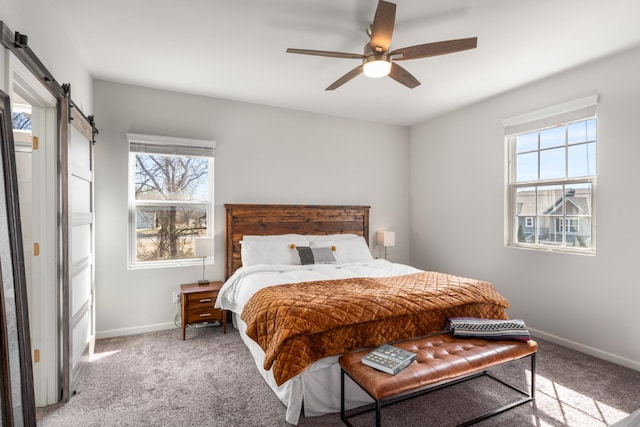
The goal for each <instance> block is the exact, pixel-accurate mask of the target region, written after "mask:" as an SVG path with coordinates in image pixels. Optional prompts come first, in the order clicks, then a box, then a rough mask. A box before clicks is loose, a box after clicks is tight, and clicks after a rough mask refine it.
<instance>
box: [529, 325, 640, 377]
mask: <svg viewBox="0 0 640 427" xmlns="http://www.w3.org/2000/svg"><path fill="white" fill-rule="evenodd" d="M528 329H529V332H530V333H531V335H532V336H533V337H534V340H535V337H540V338H542V339H544V340H547V341H550V342H552V343H555V344H558V345H561V346H564V347H567V348H570V349H573V350H576V351H579V352H581V353H585V354H588V355H590V356H594V357H597V358H598V359H602V360H606V361H608V362H612V363H615V364H616V365H620V366H624V367H627V368H631V369H635V370H636V371H640V361H636V360H631V359H628V358H626V357H623V356H619V355H617V354H613V353H609V352H606V351H603V350H600V349H598V348H595V347H590V346H588V345H585V344H582V343H579V342H576V341H571V340H568V339H566V338H562V337H559V336H557V335H553V334H549V333H546V332H543V331H540V330H538V329H533V328H528Z"/></svg>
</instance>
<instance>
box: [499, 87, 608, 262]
mask: <svg viewBox="0 0 640 427" xmlns="http://www.w3.org/2000/svg"><path fill="white" fill-rule="evenodd" d="M596 101H597V98H596V97H595V96H594V97H588V98H584V99H581V100H578V101H575V102H573V103H568V104H563V105H561V106H557V107H554V108H552V109H548V110H543V111H541V112H536V113H532V114H530V115H525V116H520V117H518V118H514V119H509V120H507V121H505V122H506V123H503V124H505V135H506V143H507V156H506V157H507V180H508V182H507V186H506V187H507V190H506V191H507V196H506V197H505V200H506V207H505V211H506V212H507V215H506V218H507V220H506V221H505V240H506V244H507V245H509V246H516V247H528V248H535V249H545V250H555V251H563V252H581V253H595V248H596V246H595V215H594V211H595V203H594V201H595V190H596V140H597V137H596V117H595V107H596Z"/></svg>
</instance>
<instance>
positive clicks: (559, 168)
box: [516, 119, 596, 182]
mask: <svg viewBox="0 0 640 427" xmlns="http://www.w3.org/2000/svg"><path fill="white" fill-rule="evenodd" d="M516 153H517V165H516V174H517V176H516V182H526V181H539V180H553V179H566V178H578V177H584V176H594V175H595V174H596V120H595V119H589V120H581V121H579V122H575V123H570V124H567V125H561V126H557V127H554V128H549V129H544V130H541V131H536V132H530V133H526V134H522V135H518V137H517V142H516Z"/></svg>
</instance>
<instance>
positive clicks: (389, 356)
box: [362, 344, 416, 375]
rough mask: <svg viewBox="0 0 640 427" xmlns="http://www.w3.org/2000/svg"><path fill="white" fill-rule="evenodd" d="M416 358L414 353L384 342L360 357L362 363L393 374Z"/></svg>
mask: <svg viewBox="0 0 640 427" xmlns="http://www.w3.org/2000/svg"><path fill="white" fill-rule="evenodd" d="M414 360H416V354H415V353H412V352H410V351H408V350H404V349H402V348H398V347H395V346H393V345H391V344H384V345H381V346H380V347H378V348H376V349H375V350H373V351H371V352H370V353H368V354H367V355H366V356H364V357H363V358H362V363H364V364H365V365H367V366H371V367H372V368H375V369H377V370H379V371H382V372H386V373H387V374H391V375H395V374H397V373H398V372H400V371H402V370H403V369H404V368H406V367H407V366H409V365H410V364H411V362H413V361H414Z"/></svg>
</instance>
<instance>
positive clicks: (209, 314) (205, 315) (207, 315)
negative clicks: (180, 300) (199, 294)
mask: <svg viewBox="0 0 640 427" xmlns="http://www.w3.org/2000/svg"><path fill="white" fill-rule="evenodd" d="M209 316H211V313H204V314H201V315H200V317H209Z"/></svg>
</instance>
